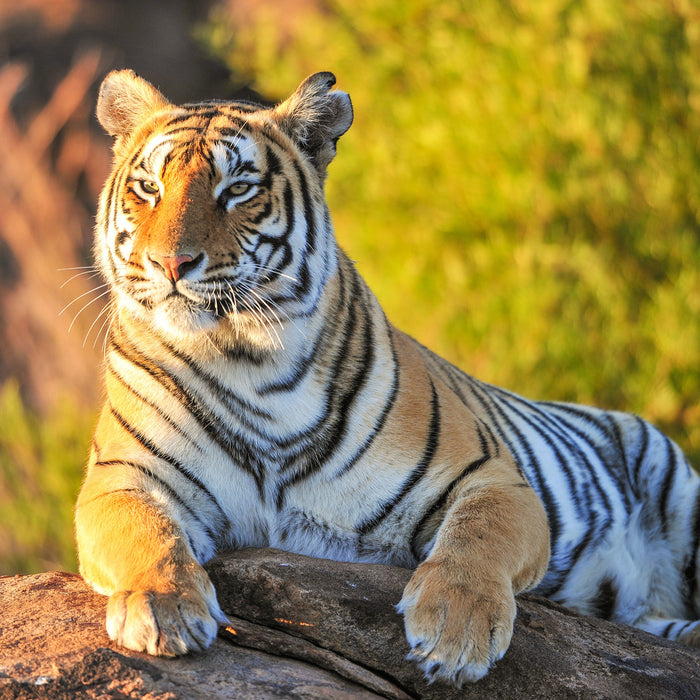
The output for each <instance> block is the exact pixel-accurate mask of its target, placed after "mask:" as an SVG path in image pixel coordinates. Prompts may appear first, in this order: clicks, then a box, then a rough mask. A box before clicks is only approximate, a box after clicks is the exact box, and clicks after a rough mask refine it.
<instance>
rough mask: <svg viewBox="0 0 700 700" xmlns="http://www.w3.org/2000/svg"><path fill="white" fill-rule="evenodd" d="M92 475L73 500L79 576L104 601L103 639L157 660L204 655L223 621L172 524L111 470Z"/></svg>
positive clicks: (149, 499)
mask: <svg viewBox="0 0 700 700" xmlns="http://www.w3.org/2000/svg"><path fill="white" fill-rule="evenodd" d="M100 471H101V470H100V467H95V466H92V467H91V469H90V470H89V472H88V477H87V479H86V482H85V484H84V486H83V490H82V492H81V494H80V497H79V499H78V504H77V507H76V517H75V520H76V537H77V542H78V551H79V555H80V573H81V574H82V576H83V577H84V578H85V580H86V581H87V582H88V583H89V584H90V585H91V586H92V587H93V588H94V589H95V590H97V591H98V592H100V593H103V594H105V595H108V596H109V602H108V604H107V632H108V633H109V636H110V638H111V639H113V640H114V641H116V642H117V643H118V644H121V645H122V646H125V647H127V648H129V649H133V650H135V651H147V652H148V653H149V654H155V655H163V656H176V655H180V654H185V653H187V652H190V651H202V650H204V649H206V648H207V647H208V646H209V645H210V644H211V643H212V641H213V640H214V638H215V637H216V633H217V628H218V623H219V622H226V618H225V616H224V614H223V613H222V612H221V609H220V608H219V604H218V602H217V599H216V593H215V591H214V587H213V586H212V584H211V581H210V580H209V577H208V575H207V573H206V572H205V571H204V569H203V568H202V566H201V565H200V564H199V563H198V562H197V561H196V559H195V557H194V555H193V553H192V550H191V549H190V547H189V545H188V544H187V542H186V539H185V538H184V536H183V532H182V530H181V528H180V526H179V525H178V524H177V523H176V522H175V521H174V520H173V519H171V518H170V517H168V515H167V514H166V513H165V512H164V511H163V509H162V507H161V506H160V505H159V504H158V503H157V502H156V501H155V499H153V498H152V497H151V496H149V495H148V494H147V493H146V492H144V491H141V490H139V489H137V488H131V487H128V486H125V485H124V484H123V483H121V481H120V479H119V474H118V472H119V468H118V467H117V466H114V467H110V468H103V471H105V472H107V473H104V474H103V473H100ZM109 472H113V473H109ZM114 472H116V473H114Z"/></svg>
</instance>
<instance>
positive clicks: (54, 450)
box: [0, 383, 95, 574]
mask: <svg viewBox="0 0 700 700" xmlns="http://www.w3.org/2000/svg"><path fill="white" fill-rule="evenodd" d="M94 420H95V416H94V415H93V414H92V412H90V411H85V410H84V409H82V410H81V409H79V408H77V406H75V405H74V404H72V403H71V402H70V401H69V400H65V401H62V402H59V403H58V404H57V406H56V408H55V409H54V410H53V411H52V412H51V413H50V415H48V416H45V417H43V418H41V419H40V418H39V417H38V416H36V415H35V414H33V413H32V412H31V411H29V410H27V409H26V408H25V406H24V405H23V403H22V400H21V398H20V396H19V391H18V389H17V386H16V384H14V383H8V384H6V385H5V386H4V387H3V389H2V391H0V423H1V424H2V430H1V431H0V574H16V573H31V572H38V571H46V570H52V569H63V570H66V571H76V570H77V561H76V554H75V544H74V541H73V507H74V503H75V499H76V497H77V494H78V489H79V487H80V482H81V477H82V473H83V467H84V464H85V462H86V458H87V452H88V449H89V445H90V433H91V430H92V427H93V423H94Z"/></svg>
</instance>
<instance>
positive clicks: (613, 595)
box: [591, 578, 619, 620]
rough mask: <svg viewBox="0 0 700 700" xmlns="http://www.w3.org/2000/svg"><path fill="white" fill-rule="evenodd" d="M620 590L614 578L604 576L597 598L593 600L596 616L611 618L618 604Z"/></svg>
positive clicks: (605, 618)
mask: <svg viewBox="0 0 700 700" xmlns="http://www.w3.org/2000/svg"><path fill="white" fill-rule="evenodd" d="M618 595H619V591H618V588H617V586H616V585H615V584H614V582H613V580H612V579H610V578H604V579H603V580H602V581H601V582H600V585H599V586H598V592H597V594H596V596H595V598H594V599H593V600H592V601H591V603H592V605H593V607H594V609H595V612H594V613H593V614H594V615H595V616H596V617H600V618H602V619H603V620H611V619H612V617H613V614H614V612H615V607H616V606H617V597H618Z"/></svg>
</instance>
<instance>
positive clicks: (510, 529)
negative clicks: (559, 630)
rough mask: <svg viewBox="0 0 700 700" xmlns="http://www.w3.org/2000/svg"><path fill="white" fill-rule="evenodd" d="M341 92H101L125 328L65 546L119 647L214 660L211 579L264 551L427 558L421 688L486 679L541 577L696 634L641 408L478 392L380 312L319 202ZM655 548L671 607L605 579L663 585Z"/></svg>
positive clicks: (418, 601)
mask: <svg viewBox="0 0 700 700" xmlns="http://www.w3.org/2000/svg"><path fill="white" fill-rule="evenodd" d="M333 82H334V78H333V76H331V75H330V74H316V75H315V76H312V77H311V78H309V79H307V80H306V81H305V82H304V83H302V85H301V86H300V87H299V88H298V89H297V91H296V92H295V93H294V94H293V95H292V96H291V97H290V98H289V99H288V100H286V101H285V102H283V103H282V104H281V105H279V106H277V107H276V108H273V109H263V108H261V107H256V106H251V105H247V104H240V103H213V102H211V103H202V104H198V105H185V106H184V107H177V106H175V105H171V104H170V103H169V102H167V100H165V98H164V97H163V96H162V95H160V93H158V92H157V91H156V90H155V89H154V88H152V86H150V85H149V84H148V83H145V81H142V80H141V79H139V78H137V77H136V76H134V75H133V74H132V73H130V72H126V71H123V72H119V73H113V74H110V76H108V77H107V78H106V80H105V83H104V84H103V87H102V91H101V97H100V102H99V104H98V116H99V117H100V120H101V122H102V124H103V125H104V126H105V128H106V129H107V130H108V131H109V132H110V133H111V134H112V135H113V136H114V138H115V168H114V171H113V173H112V175H111V177H110V179H109V181H108V183H107V185H106V187H105V189H104V193H103V197H102V199H101V203H100V210H99V214H98V224H97V227H96V255H97V259H98V261H99V263H100V267H101V269H102V271H103V274H104V275H105V277H106V278H107V280H108V282H109V283H110V285H111V287H112V296H113V302H112V303H113V305H114V310H115V319H116V320H115V322H114V323H113V324H112V327H111V332H110V340H109V345H108V351H107V355H106V368H105V377H106V380H105V381H106V391H107V400H106V403H105V407H104V409H103V412H102V415H101V418H100V421H99V425H98V427H97V430H96V434H95V440H94V443H93V449H92V452H91V457H90V462H89V464H88V473H87V478H86V481H85V484H84V487H83V490H82V492H81V495H80V498H79V501H78V505H77V509H76V531H77V537H78V544H79V550H80V560H81V572H82V573H83V575H84V576H85V578H86V579H87V580H89V581H90V582H91V583H92V584H93V586H95V588H97V590H100V591H101V592H103V593H105V594H107V595H109V596H110V602H109V606H108V616H107V626H108V630H109V632H110V635H111V636H112V637H113V638H115V639H117V640H118V641H120V643H122V644H125V645H126V646H129V647H131V648H136V649H146V650H148V651H149V652H150V653H164V654H177V653H184V652H186V651H188V650H196V649H203V648H205V647H206V646H207V645H208V644H209V643H210V641H211V639H212V638H213V635H214V634H215V632H216V621H217V620H219V621H220V620H223V619H224V618H223V615H222V613H221V611H220V609H219V607H218V603H217V602H216V596H215V593H214V591H213V589H212V587H211V583H210V582H209V580H208V578H207V576H206V574H205V572H204V570H203V569H202V567H201V564H203V563H204V562H206V561H207V560H208V559H209V558H210V557H211V556H213V555H214V554H215V553H216V552H217V551H220V550H221V549H224V548H228V547H244V546H250V545H256V546H267V545H271V546H275V547H280V548H282V549H288V550H290V551H296V552H301V553H306V554H312V555H316V556H327V557H332V558H336V559H346V560H363V561H382V562H390V563H396V564H400V565H403V566H410V567H417V568H416V571H415V573H414V575H413V577H412V579H411V581H410V583H409V585H408V586H407V588H406V591H405V593H404V597H403V599H402V601H401V602H400V605H399V608H400V610H401V611H402V612H403V613H404V616H405V621H406V632H407V637H408V641H409V644H410V645H411V647H412V651H411V655H412V657H413V658H415V659H416V660H417V661H418V662H419V663H420V665H421V667H422V668H423V669H424V671H425V672H426V675H427V677H428V678H443V679H446V680H449V681H451V682H453V683H456V684H460V683H461V682H462V681H463V680H475V679H477V678H479V677H481V676H482V675H483V674H484V673H486V671H487V670H488V668H489V667H490V665H492V664H493V663H494V662H495V661H496V660H497V659H499V658H500V657H501V656H502V655H503V654H504V653H505V650H506V649H507V646H508V643H509V640H510V636H511V634H512V624H513V618H514V616H515V602H514V595H515V594H517V593H518V592H520V591H521V590H525V589H528V588H532V587H533V586H535V585H536V584H537V583H538V582H539V581H540V580H541V581H542V583H541V584H540V590H542V591H543V592H545V593H548V594H550V595H552V596H553V597H555V598H557V599H559V600H562V601H563V602H565V603H566V604H568V605H571V606H574V607H579V608H580V609H582V610H584V611H587V612H596V611H597V612H598V613H600V614H609V616H611V617H615V618H617V619H623V620H627V621H630V622H633V623H635V624H646V623H647V622H649V621H650V620H656V618H657V617H658V618H659V619H664V620H666V621H667V624H670V625H675V627H673V629H671V628H670V627H669V632H668V634H669V636H671V637H677V636H678V635H679V634H680V633H681V632H682V633H684V634H685V635H686V637H687V636H688V635H689V634H690V635H691V636H692V634H693V632H694V630H695V629H696V625H697V623H694V622H690V621H685V620H684V621H683V622H678V623H676V622H672V620H673V619H674V618H675V617H678V618H679V619H681V618H683V615H687V614H690V608H692V607H697V600H696V598H697V592H696V591H695V588H696V584H695V577H696V573H695V572H696V568H697V535H696V534H693V533H696V532H697V525H698V522H697V521H698V506H697V504H698V502H699V501H698V496H697V479H696V478H695V477H691V475H690V472H689V471H688V470H687V466H684V462H683V463H681V459H682V457H680V456H678V455H679V452H677V448H675V447H670V445H671V443H668V441H666V442H663V441H665V438H662V437H661V436H660V435H659V434H657V433H656V432H655V431H653V429H651V428H650V427H643V428H640V427H639V426H646V424H643V423H639V422H635V421H636V419H633V418H625V417H622V416H620V415H615V414H608V413H604V412H596V411H594V410H593V409H584V408H580V407H579V408H574V407H567V406H562V405H554V404H535V403H532V402H527V401H525V400H524V399H520V398H519V397H516V396H514V395H512V394H508V393H507V392H504V391H502V390H499V389H497V388H495V387H490V386H487V385H484V384H482V383H480V382H478V381H476V380H474V379H472V378H471V377H469V376H468V375H465V374H464V373H462V372H461V371H460V370H457V369H456V368H454V367H453V366H452V365H449V364H448V363H446V362H445V361H444V360H442V359H440V358H438V357H437V356H435V355H433V354H432V353H431V352H430V351H428V350H426V349H425V348H423V347H422V346H420V345H419V344H418V343H416V342H415V341H413V340H412V339H410V338H409V337H407V336H406V335H404V334H403V333H401V332H400V331H398V330H397V329H395V328H394V327H393V326H392V325H391V324H390V323H389V322H388V321H387V319H386V317H385V316H384V313H383V311H382V309H381V307H380V305H379V304H378V302H377V300H376V299H375V297H374V296H373V295H372V293H371V291H370V290H369V289H368V288H367V286H366V284H365V283H364V281H363V280H362V278H361V277H360V276H359V274H358V273H357V271H356V270H355V268H354V266H353V265H352V263H351V262H350V261H349V260H348V258H347V257H346V256H345V255H344V254H343V253H342V252H341V251H340V250H339V249H338V246H337V244H336V242H335V238H334V235H333V230H332V226H331V223H330V217H329V215H328V211H327V208H326V205H325V201H324V197H323V183H324V180H325V176H326V168H327V166H328V164H329V162H330V160H331V159H332V157H333V155H334V154H335V144H336V141H337V139H338V138H339V137H340V136H341V135H342V134H343V133H344V132H345V131H346V130H347V128H349V126H350V123H351V121H352V110H351V107H350V102H349V99H348V97H347V95H345V94H344V93H340V92H335V91H331V90H330V87H331V86H332V84H333ZM628 424H629V425H628ZM632 424H634V425H635V426H637V428H633V427H629V426H631V425H632ZM635 430H636V431H637V432H636V433H635ZM640 431H641V432H640ZM642 434H643V435H645V436H646V439H647V441H648V444H647V445H646V447H644V446H643V445H642V444H641V443H640V442H639V439H637V438H635V437H634V436H635V435H642ZM663 445H667V455H668V456H673V457H674V459H675V461H676V462H677V464H676V465H675V467H674V465H673V464H671V463H670V462H669V460H668V459H667V460H666V461H665V462H661V461H658V460H657V455H658V453H659V450H660V449H661V447H659V446H663ZM642 455H644V456H642ZM669 474H670V475H672V476H669ZM533 487H534V490H533ZM691 487H692V488H691ZM642 491H645V492H646V498H643V497H641V494H642ZM691 491H692V492H693V495H692V496H688V495H687V494H689V493H690V492H691ZM660 494H663V495H662V496H661V495H660ZM659 499H661V500H660V501H659ZM642 503H643V504H650V505H649V506H647V505H644V506H642V505H641V504H642ZM543 504H544V505H543ZM545 509H546V511H547V514H546V515H545ZM672 513H674V514H675V516H676V517H675V518H674V517H671V514H672ZM547 518H549V527H548V524H547ZM637 525H639V526H637ZM664 527H667V530H666V531H665V535H666V536H665V538H664V537H663V536H662V537H656V535H657V534H658V533H657V530H658V529H659V528H661V529H662V530H663V529H664ZM693 528H695V529H694V530H693ZM629 533H634V534H629ZM625 538H627V539H625ZM635 538H636V539H635ZM622 540H625V542H624V543H623V544H620V541H622ZM632 540H634V542H636V544H635V543H634V542H632ZM669 541H671V543H672V546H671V548H670V549H672V550H673V556H671V557H670V558H669V557H667V558H666V559H664V560H663V561H669V562H670V564H671V565H672V566H673V567H674V571H676V572H679V573H678V577H677V578H679V580H680V579H682V578H683V577H685V579H684V582H683V581H681V582H680V583H679V584H678V585H677V586H676V585H675V583H674V584H673V586H669V585H666V589H668V590H667V593H668V594H667V595H661V594H658V595H657V590H656V588H655V586H657V582H658V581H657V577H656V574H655V573H654V574H651V573H650V575H649V580H650V583H649V585H648V586H647V587H646V589H644V588H643V587H640V586H637V588H636V589H635V590H634V591H632V590H631V588H630V587H629V586H627V583H626V582H627V579H626V578H624V575H623V574H624V572H623V571H622V570H621V568H620V567H617V568H614V567H612V568H611V566H612V564H611V566H608V567H607V568H606V566H602V565H601V564H600V561H603V560H604V561H605V562H606V565H607V563H608V560H610V562H613V563H614V561H615V560H616V558H617V560H619V555H620V552H623V551H625V552H627V551H628V553H629V554H630V556H632V557H633V555H635V554H639V553H640V552H641V553H642V554H643V559H642V561H641V562H639V563H640V564H641V563H644V564H645V565H648V566H649V567H650V568H649V569H648V570H649V571H652V570H653V571H654V572H656V571H658V564H659V562H661V561H662V559H658V558H657V559H656V560H655V561H654V565H655V567H656V568H654V567H651V566H650V563H651V562H652V560H654V556H653V555H654V552H656V551H657V548H658V547H661V545H663V544H665V543H668V542H669ZM550 544H551V550H552V555H553V556H552V558H551V563H550V564H549V568H547V565H548V555H549V549H550ZM625 548H627V549H625ZM629 573H630V572H629V571H628V572H627V576H628V578H629ZM543 577H544V578H543ZM659 585H660V584H659ZM683 585H685V588H683ZM674 586H675V587H674ZM688 587H690V589H691V593H688ZM660 588H663V585H660ZM681 589H682V590H681ZM683 591H685V592H683ZM683 596H685V600H686V603H688V604H687V605H686V606H685V608H686V612H684V613H679V612H677V611H678V610H680V608H681V607H682V606H680V605H679V604H678V600H680V599H682V598H683ZM693 596H694V598H693ZM603 598H605V601H606V603H605V605H606V609H605V610H602V609H601V606H602V605H603V603H602V602H601V601H602V600H603ZM691 598H693V599H692V600H691ZM611 599H613V602H612V603H611V602H610V600H611ZM649 624H651V623H649ZM654 624H656V623H654ZM681 626H684V627H683V629H682V630H681ZM164 630H168V632H167V633H165V632H164Z"/></svg>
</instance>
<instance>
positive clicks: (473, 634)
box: [397, 567, 515, 687]
mask: <svg viewBox="0 0 700 700" xmlns="http://www.w3.org/2000/svg"><path fill="white" fill-rule="evenodd" d="M397 609H398V610H399V612H401V613H403V615H404V622H405V627H406V637H407V639H408V643H409V644H410V646H411V651H410V653H409V655H408V658H409V659H411V660H413V661H415V662H417V663H418V665H419V667H420V668H421V669H422V671H423V672H424V673H425V676H426V679H427V680H428V682H431V683H432V682H433V681H436V680H440V681H446V682H448V683H451V684H452V685H455V686H457V687H461V686H462V684H463V683H464V682H465V681H468V682H473V681H477V680H479V679H480V678H483V677H484V676H485V675H486V674H487V673H488V671H489V669H490V668H491V667H492V666H493V664H494V663H495V662H496V661H498V660H499V659H500V658H502V657H503V655H504V654H505V652H506V650H507V649H508V646H509V644H510V640H511V637H512V634H513V621H514V619H515V599H514V596H513V594H512V591H511V590H508V589H507V587H503V588H502V589H501V588H494V589H493V590H481V591H475V590H473V589H471V588H469V587H468V586H466V585H464V584H459V583H455V582H452V583H450V582H449V577H446V576H445V575H444V572H441V571H440V570H438V569H433V570H432V571H431V570H428V571H427V573H426V572H425V571H421V568H420V567H419V569H418V570H417V571H416V573H415V574H414V577H413V578H412V579H411V581H410V582H409V584H408V586H407V587H406V590H405V591H404V596H403V598H402V599H401V602H400V603H399V605H398V606H397Z"/></svg>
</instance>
